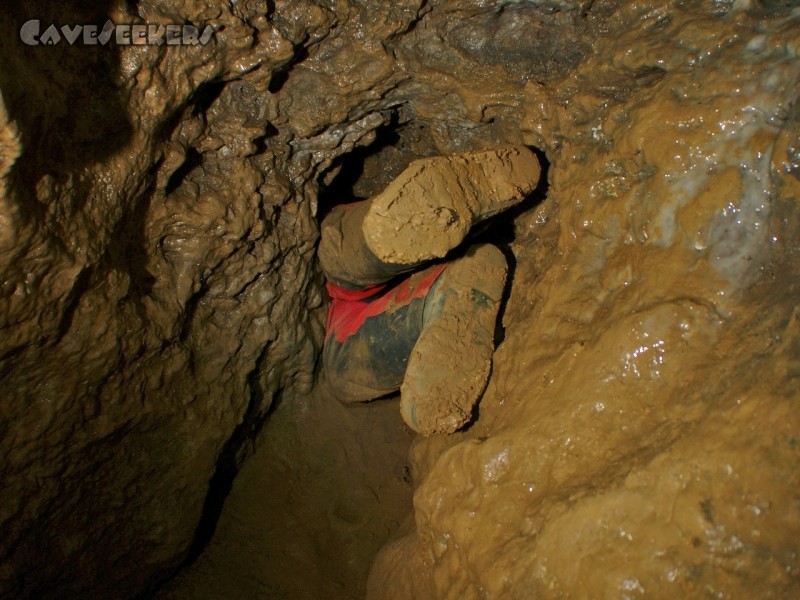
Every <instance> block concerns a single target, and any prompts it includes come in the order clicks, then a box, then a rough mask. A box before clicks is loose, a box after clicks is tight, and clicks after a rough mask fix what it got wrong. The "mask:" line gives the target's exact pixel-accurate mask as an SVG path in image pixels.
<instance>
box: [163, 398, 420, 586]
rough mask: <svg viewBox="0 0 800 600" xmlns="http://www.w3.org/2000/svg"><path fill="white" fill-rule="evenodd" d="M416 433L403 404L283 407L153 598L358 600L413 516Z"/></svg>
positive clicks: (322, 401)
mask: <svg viewBox="0 0 800 600" xmlns="http://www.w3.org/2000/svg"><path fill="white" fill-rule="evenodd" d="M414 436H415V434H414V433H413V432H412V431H411V430H410V429H408V428H406V426H405V425H404V423H403V421H402V419H401V418H400V414H399V397H394V398H389V399H384V400H378V401H374V402H370V403H368V404H359V405H343V404H341V403H339V402H338V401H337V400H336V399H334V398H333V397H331V396H330V395H329V393H328V392H327V391H326V390H325V389H324V388H323V387H322V386H317V387H316V388H315V390H314V391H313V392H312V393H311V394H309V395H308V396H306V397H303V398H297V399H294V400H293V401H291V402H290V401H286V402H282V403H280V404H279V405H278V406H277V408H276V409H275V411H274V413H273V414H272V416H271V418H270V420H269V421H268V422H267V424H266V426H265V427H264V429H263V430H262V431H261V432H260V434H259V437H258V439H257V445H256V448H257V449H256V451H255V453H254V454H253V455H252V456H251V457H250V458H249V459H248V460H247V461H246V462H245V464H244V465H243V467H242V470H241V471H240V472H239V474H238V476H237V477H236V480H235V481H234V484H233V488H232V490H231V493H230V495H229V496H228V498H227V499H226V501H225V505H224V508H223V510H222V514H221V517H220V519H219V523H218V525H217V529H216V532H215V534H214V537H213V538H212V540H211V542H210V543H209V545H208V547H207V548H206V549H205V551H204V552H203V554H202V555H201V556H200V557H199V558H198V560H197V561H196V562H195V563H194V564H193V565H192V566H190V567H189V568H187V569H185V570H184V571H182V572H181V573H180V574H179V575H178V576H177V577H176V578H175V579H173V580H172V581H170V582H169V583H167V584H166V585H165V586H164V587H163V588H162V589H161V590H160V591H159V592H158V593H157V594H156V595H155V596H154V598H156V600H204V599H215V600H244V599H252V598H268V599H271V598H275V599H281V600H306V599H308V600H316V599H323V598H324V599H331V600H339V599H341V600H346V599H347V600H349V599H351V598H352V599H361V598H363V597H364V595H365V593H366V580H367V575H368V572H369V569H370V567H371V565H372V561H373V559H374V557H375V554H376V553H377V552H378V550H379V549H380V548H381V547H382V546H383V545H384V543H385V542H386V541H387V539H389V538H390V536H391V535H392V534H394V533H395V532H396V531H397V530H398V529H399V528H400V526H401V524H402V522H403V521H404V520H405V519H407V518H409V517H410V514H411V512H410V511H411V498H412V493H413V488H412V482H411V476H410V473H409V469H408V466H407V460H408V452H409V448H410V446H411V442H412V441H413V439H414Z"/></svg>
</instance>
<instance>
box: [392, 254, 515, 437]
mask: <svg viewBox="0 0 800 600" xmlns="http://www.w3.org/2000/svg"><path fill="white" fill-rule="evenodd" d="M507 272H508V265H507V262H506V259H505V256H503V253H502V252H500V250H499V249H497V248H496V247H495V246H492V245H490V244H482V245H478V246H473V247H472V248H470V249H469V250H468V251H467V253H466V255H465V256H463V257H462V258H460V259H458V260H456V261H454V262H452V263H450V264H449V265H448V266H447V269H446V270H445V271H444V272H443V273H442V275H441V276H440V277H439V279H438V280H437V282H436V284H435V285H434V286H433V288H432V289H431V291H430V292H429V294H428V297H427V299H426V300H425V310H424V312H423V323H422V331H421V332H420V336H419V339H418V340H417V343H416V344H415V345H414V347H413V349H412V350H411V356H410V357H409V359H408V366H407V368H406V374H405V377H404V379H403V383H402V386H401V388H400V411H401V414H402V415H403V419H404V420H405V422H406V424H407V425H408V426H409V427H411V428H412V429H414V430H415V431H418V432H419V433H422V434H423V435H430V434H432V433H452V432H453V431H456V430H458V429H460V428H461V427H463V426H464V425H465V424H466V423H468V422H469V421H470V420H471V417H472V411H473V408H474V406H475V404H476V402H477V401H478V399H479V398H480V396H481V394H483V391H484V389H485V387H486V383H487V381H488V379H489V373H490V371H491V365H492V355H493V353H494V332H495V326H496V323H497V313H498V310H499V308H500V300H501V297H502V295H503V289H504V287H505V283H506V275H507Z"/></svg>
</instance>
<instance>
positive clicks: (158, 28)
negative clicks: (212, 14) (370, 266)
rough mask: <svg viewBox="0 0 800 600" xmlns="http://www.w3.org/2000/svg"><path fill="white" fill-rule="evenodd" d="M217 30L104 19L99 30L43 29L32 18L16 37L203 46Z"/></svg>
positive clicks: (31, 42)
mask: <svg viewBox="0 0 800 600" xmlns="http://www.w3.org/2000/svg"><path fill="white" fill-rule="evenodd" d="M216 32H217V28H216V27H214V26H213V25H208V26H206V27H205V28H203V30H202V31H200V29H199V28H197V27H195V26H194V25H141V24H137V25H117V24H116V23H114V22H113V21H111V20H108V21H106V23H105V25H103V27H102V29H101V28H100V27H98V26H97V25H62V26H60V27H58V26H56V25H50V26H49V27H45V28H43V27H42V22H41V21H40V20H39V19H33V20H31V21H28V22H26V23H25V24H24V25H23V26H22V28H21V29H20V30H19V37H20V39H21V40H22V42H23V43H25V44H27V45H28V46H56V45H58V44H61V43H65V44H69V45H70V46H74V45H75V44H82V45H84V46H97V45H100V46H105V45H106V44H108V43H109V42H110V41H111V40H112V39H113V40H114V41H115V42H116V43H117V45H119V46H163V45H167V46H205V45H206V44H208V43H209V42H210V41H211V39H212V38H213V37H214V34H215V33H216Z"/></svg>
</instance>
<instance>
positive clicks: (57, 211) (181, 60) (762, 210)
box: [0, 0, 800, 598]
mask: <svg viewBox="0 0 800 600" xmlns="http://www.w3.org/2000/svg"><path fill="white" fill-rule="evenodd" d="M87 6H88V8H87ZM40 9H41V10H40V11H39V12H36V11H34V9H33V7H25V8H20V7H4V8H3V9H2V19H0V27H1V28H2V30H1V31H0V33H2V42H1V43H2V47H3V57H4V64H3V66H2V68H0V91H1V92H2V104H3V109H2V110H1V111H0V126H1V127H2V129H1V130H0V131H2V133H0V177H1V179H0V192H2V197H1V198H0V272H1V273H2V278H0V285H2V295H0V307H2V313H1V314H2V317H1V319H2V320H1V321H0V327H2V336H0V392H1V393H0V397H2V413H0V454H2V456H3V462H2V491H0V532H1V533H2V535H0V564H2V566H0V589H2V591H3V592H4V594H5V595H8V596H9V597H18V598H33V597H36V598H72V597H75V598H78V597H80V598H86V597H98V598H107V597H131V596H134V595H136V594H137V593H140V592H142V591H144V590H147V589H148V588H149V586H151V585H153V584H155V583H156V582H158V581H160V580H161V579H162V578H163V577H165V576H166V575H169V574H170V573H171V572H173V571H174V569H175V568H177V567H178V566H179V565H180V564H181V562H182V561H183V560H184V559H185V558H186V556H187V555H188V554H189V553H190V552H191V553H192V554H196V553H197V552H198V551H199V549H201V547H202V545H203V543H204V542H206V541H208V539H207V538H208V537H209V535H210V533H211V531H210V530H209V527H210V524H211V523H213V518H212V517H213V516H214V515H215V513H216V512H217V511H218V509H219V503H220V501H221V499H222V497H223V496H224V492H225V490H226V489H227V487H229V486H230V484H231V477H232V475H233V474H234V473H235V471H236V468H237V466H238V465H239V464H241V462H242V460H243V459H244V457H245V456H246V455H247V451H248V449H249V448H250V447H251V441H252V439H254V437H255V434H256V433H257V432H258V430H259V428H260V427H261V425H262V424H263V423H264V421H265V419H266V418H267V415H268V412H269V410H270V407H271V406H272V405H274V403H275V399H276V398H280V399H281V405H282V406H287V405H288V406H291V405H292V403H302V398H304V397H305V395H306V394H307V392H308V390H309V389H310V388H311V386H312V383H313V379H314V372H315V366H316V358H317V354H318V350H319V345H320V342H321V337H322V320H323V318H324V299H323V295H322V292H321V279H320V275H319V272H318V269H317V268H316V266H315V246H316V243H317V237H318V225H317V219H318V216H319V215H318V213H322V212H324V210H325V206H326V204H331V203H333V202H338V201H346V200H348V199H350V195H351V194H356V195H360V196H367V195H372V194H375V193H378V192H379V191H380V190H381V189H382V188H383V187H385V186H386V185H387V184H388V182H389V181H391V179H392V177H394V176H396V175H397V174H399V173H400V172H401V171H402V170H403V169H404V168H405V167H406V166H407V165H408V164H409V162H410V161H411V160H413V159H415V158H419V157H421V156H432V155H436V154H447V153H453V152H463V151H470V150H482V149H487V148H493V147H499V146H506V145H510V144H520V143H525V144H528V145H531V146H536V147H538V148H540V149H541V150H543V151H544V152H545V153H546V156H547V159H548V161H549V163H550V168H549V172H548V181H549V188H548V189H547V190H546V195H545V196H544V197H537V198H533V199H532V200H531V202H530V203H528V204H526V205H524V206H523V207H522V208H521V209H519V210H517V209H515V210H514V211H513V214H511V215H508V216H507V217H506V218H505V219H504V220H502V223H499V224H498V226H497V227H498V230H500V229H503V230H504V231H505V232H506V233H513V235H512V236H510V237H511V238H513V239H512V241H511V244H510V249H511V251H512V253H513V256H514V258H515V265H514V269H513V272H512V282H511V290H510V296H509V299H508V303H507V306H506V308H505V311H504V314H503V325H504V327H505V339H504V341H503V343H502V344H501V346H500V347H499V348H498V350H497V352H496V354H495V359H494V365H495V366H494V371H493V374H492V377H491V380H490V383H489V387H488V389H487V392H486V394H485V396H484V398H483V399H482V401H481V404H480V412H479V418H478V419H477V421H476V422H475V423H474V425H473V426H472V427H470V428H469V429H468V430H466V431H465V432H463V433H461V434H456V435H454V436H438V437H437V436H434V437H432V438H430V439H427V440H418V441H417V442H415V444H414V446H413V447H412V451H411V473H412V475H413V481H414V488H415V492H414V504H413V524H412V522H410V521H409V523H408V524H407V527H406V529H405V530H404V534H403V535H400V536H399V537H397V538H396V539H395V540H394V541H392V542H390V543H389V544H388V545H386V546H385V547H384V549H383V551H382V552H381V553H380V554H379V556H378V559H377V561H376V563H375V566H374V567H373V569H372V573H371V577H370V586H369V593H368V595H369V597H371V598H409V597H417V598H473V597H491V598H513V597H527V596H528V595H531V594H534V595H536V596H537V597H544V598H547V597H553V598H559V597H565V596H571V597H592V596H603V597H620V598H622V597H630V598H635V597H641V596H645V595H646V596H647V597H678V596H698V595H704V594H709V595H714V596H717V597H720V595H722V597H734V598H735V597H753V596H755V595H757V596H759V597H774V598H782V597H791V596H794V595H797V594H798V593H799V592H800V591H799V590H798V585H799V584H798V580H799V578H800V558H798V552H800V549H798V543H797V540H798V539H800V535H798V533H800V503H798V498H797V492H796V490H797V489H798V484H800V481H798V473H799V472H800V470H798V463H800V441H799V440H800V423H798V417H797V410H796V409H797V399H798V392H797V389H798V388H799V387H800V386H798V377H799V376H800V342H798V339H800V337H799V336H800V329H799V327H800V322H799V321H798V314H797V309H796V305H797V302H796V298H797V297H798V291H799V290H798V287H800V273H799V272H798V270H799V265H800V261H798V256H797V249H796V240H797V239H798V233H800V220H799V219H798V211H797V199H798V197H799V196H800V155H799V154H798V148H800V134H799V133H798V129H799V127H798V118H799V117H798V112H797V111H798V108H797V107H798V104H797V96H798V91H797V88H796V82H797V81H798V79H800V72H799V71H800V67H798V64H800V63H799V62H798V58H797V57H798V51H799V49H800V38H798V33H797V32H798V30H800V28H798V21H799V20H800V15H798V14H797V9H796V8H793V7H792V6H791V5H790V4H788V3H777V2H763V3H759V2H738V1H737V2H715V3H712V4H708V3H701V2H682V1H681V2H679V1H675V2H669V3H661V2H659V3H655V2H653V3H648V2H644V3H643V2H605V1H597V0H596V1H595V2H583V3H577V2H575V3H572V2H502V3H489V2H483V1H481V0H474V1H471V2H431V3H424V2H421V1H405V2H395V3H367V2H356V1H352V2H335V3H333V2H322V1H320V2H310V1H309V2H302V1H301V2H296V1H291V2H289V1H287V2H275V3H272V2H259V1H256V0H240V1H239V2H233V3H228V2H225V3H223V2H219V3H214V2H201V1H199V0H198V1H193V2H189V3H185V2H184V3H174V2H156V1H152V2H151V1H148V0H140V1H139V2H135V3H134V2H129V3H119V4H118V3H111V2H108V3H104V2H96V3H90V4H87V3H78V2H69V3H59V4H55V3H52V4H51V3H43V4H42V5H41V6H40ZM109 17H110V18H112V19H114V21H115V22H119V23H122V22H136V21H141V22H147V23H158V22H164V23H167V22H170V23H172V22H179V23H183V22H191V23H195V24H197V25H203V24H207V23H211V24H214V25H215V26H222V25H224V29H219V30H218V31H217V33H216V35H215V39H214V40H213V41H212V43H210V44H209V45H207V46H202V47H200V46H196V47H184V48H179V47H163V46H162V47H114V46H110V47H108V48H105V49H103V50H102V51H101V50H99V49H98V50H95V49H92V48H86V47H83V48H82V47H78V46H75V47H70V46H67V45H59V46H55V47H39V48H28V47H25V46H24V45H23V44H21V43H20V42H19V41H18V40H19V38H18V31H19V26H20V25H21V23H22V22H24V21H25V20H27V19H30V18H39V19H42V20H43V21H51V22H58V23H75V22H81V21H86V22H98V23H100V24H102V23H103V22H105V20H106V19H107V18H109ZM370 145H371V146H370ZM368 146H370V148H371V149H370V150H369V151H368V152H366V153H365V151H364V150H363V148H365V147H368ZM355 157H357V158H358V160H357V161H356V162H358V164H359V165H360V168H361V173H360V174H359V173H357V172H355V171H357V169H355V171H354V169H353V165H354V164H355V163H354V160H355ZM337 175H338V176H339V177H338V179H337ZM359 175H360V176H359ZM345 179H347V180H348V181H349V183H348V184H347V185H344V184H342V182H343V181H344V180H345ZM298 406H299V404H298ZM368 408H370V407H361V408H359V410H361V409H368ZM279 410H280V408H279ZM275 414H276V415H277V414H278V412H277V411H276V413H275ZM293 414H302V413H293ZM399 418H400V417H399V415H397V419H398V420H399ZM274 421H275V422H274V423H273V422H270V421H269V420H267V421H266V429H265V430H264V431H262V436H265V437H262V438H261V439H262V440H263V439H267V440H269V439H273V440H276V439H277V440H281V439H282V438H281V436H280V432H279V431H277V430H276V432H273V434H272V435H273V436H274V437H272V438H270V437H269V435H268V434H269V428H270V427H272V426H273V425H275V426H276V427H277V426H279V425H280V423H284V424H285V423H287V421H286V420H283V421H281V420H280V419H278V418H277V416H276V418H275V420H274ZM307 422H308V431H307V434H308V436H309V439H318V440H319V443H320V445H321V446H322V445H323V444H324V442H325V439H324V435H320V432H323V433H324V431H325V428H324V427H322V426H319V427H317V426H315V425H314V423H315V421H314V419H311V418H310V419H309V420H308V421H307ZM355 432H357V430H354V434H355ZM393 439H395V438H393ZM395 441H396V442H397V441H398V440H397V439H395ZM401 441H402V440H401ZM269 444H270V443H269V442H264V443H263V445H262V448H269V447H270V446H269ZM394 447H396V448H398V449H399V450H398V451H400V450H402V443H400V442H398V443H397V445H396V446H394ZM276 455H278V456H279V455H280V453H279V452H277V451H276ZM347 460H348V459H347V458H342V459H341V461H342V462H344V465H345V466H344V467H343V468H345V469H346V468H347V466H346V465H347ZM387 461H389V462H392V461H390V460H389V459H388V458H387ZM381 464H383V463H381ZM373 467H374V465H373ZM365 468H367V469H369V468H370V467H365ZM374 468H378V467H374ZM380 468H384V467H380ZM291 469H292V467H290V468H289V470H290V471H291ZM365 477H366V478H367V479H369V476H365ZM242 481H243V482H244V483H242V484H240V485H243V486H246V485H247V481H248V480H247V479H244V480H242ZM274 481H275V482H279V481H280V477H279V476H276V478H275V480H274ZM276 484H277V483H276ZM251 489H257V490H259V491H260V490H262V489H263V488H258V487H257V486H256V487H255V488H251ZM335 489H336V486H335V485H334V486H331V490H335ZM263 493H264V494H267V493H268V492H267V491H264V492H263ZM253 495H258V494H253ZM245 496H247V495H246V494H245ZM233 497H236V494H235V493H234V496H233ZM233 497H232V498H233ZM275 497H277V498H281V497H283V496H282V495H281V494H280V493H276V495H275ZM335 504H336V499H335V498H332V500H331V506H333V505H335ZM231 506H233V505H231ZM319 506H320V505H318V504H313V503H312V504H311V505H310V508H309V511H311V512H312V513H313V512H314V511H317V510H318V509H319ZM229 510H235V509H229ZM226 518H227V517H223V519H222V521H221V522H220V523H221V525H220V528H219V531H220V532H224V531H225V526H223V525H222V524H224V523H225V522H226ZM253 518H254V519H258V518H261V517H259V516H258V515H257V513H256V515H255V516H253ZM263 518H264V519H270V518H272V519H276V520H279V519H281V518H282V517H281V515H279V514H274V513H272V514H268V515H264V516H263ZM318 518H319V515H315V516H314V517H313V518H311V520H312V521H313V520H314V519H318ZM198 524H201V526H200V527H199V528H198ZM203 524H205V525H203ZM220 535H222V533H220ZM287 535H288V534H287ZM320 535H321V538H320V539H323V540H327V541H330V540H331V539H337V538H335V536H334V537H328V538H325V535H324V534H320ZM381 535H383V536H384V538H385V536H386V535H387V532H386V530H384V531H383V533H382V534H381ZM367 537H368V536H367ZM370 539H372V540H373V541H374V539H376V538H370ZM381 541H382V540H381ZM214 543H215V544H223V545H224V544H225V543H226V542H225V541H224V538H220V539H219V540H218V541H215V542H214ZM212 546H213V545H212ZM228 547H231V546H228ZM330 547H331V546H329V545H328V546H326V545H325V543H322V544H321V545H320V546H319V547H316V548H311V549H309V551H308V557H307V558H308V560H309V561H311V562H312V563H313V561H314V560H316V558H315V557H316V556H317V553H319V552H320V548H323V549H324V548H330ZM371 548H373V547H372V546H371ZM230 551H231V552H232V551H233V549H231V550H230ZM359 556H360V558H362V559H363V560H364V561H367V560H368V557H367V556H366V555H363V556H361V555H359ZM274 560H275V564H281V563H280V561H281V560H284V561H285V560H286V558H285V557H284V558H281V557H278V556H276V557H275V558H274ZM291 560H292V561H294V562H295V563H296V562H297V561H298V560H301V558H299V557H298V556H294V555H292V557H291ZM199 564H201V563H198V565H199ZM283 564H286V563H285V562H284V563H283ZM331 570H335V568H334V567H331ZM331 570H329V571H325V572H322V573H319V574H317V577H318V578H319V580H320V581H321V582H322V583H319V582H317V583H319V586H318V587H314V586H316V585H317V583H314V585H309V586H308V587H306V588H298V589H306V590H309V589H311V590H312V591H311V592H308V593H310V594H314V593H319V592H318V591H313V590H320V589H322V590H326V589H327V590H328V591H329V588H325V587H324V585H322V584H323V583H324V581H323V580H324V579H325V578H326V577H327V576H328V575H327V573H329V572H331ZM365 572H366V571H365V569H361V568H354V569H352V570H350V571H348V573H350V577H351V581H350V583H348V584H346V585H345V586H344V587H343V588H340V589H347V590H356V591H355V592H352V593H358V591H359V590H362V588H363V581H362V582H361V583H360V584H359V583H358V582H357V580H358V579H359V578H363V575H364V573H365ZM207 573H212V576H213V571H211V570H209V571H207ZM261 581H263V580H261ZM359 586H361V587H359ZM284 589H285V590H286V588H284ZM284 593H285V594H286V595H287V597H291V596H290V594H291V593H292V592H291V590H289V591H285V592H284ZM348 593H350V592H348ZM231 597H235V596H231ZM297 597H308V596H302V595H301V594H300V593H299V592H298V594H297ZM312 597H313V596H312ZM318 597H322V596H318ZM342 597H346V596H342Z"/></svg>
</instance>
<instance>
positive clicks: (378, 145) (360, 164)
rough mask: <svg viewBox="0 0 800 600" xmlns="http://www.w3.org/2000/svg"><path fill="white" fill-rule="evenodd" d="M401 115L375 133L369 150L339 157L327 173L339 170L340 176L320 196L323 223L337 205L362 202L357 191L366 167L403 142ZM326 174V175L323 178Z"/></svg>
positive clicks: (320, 211) (394, 115)
mask: <svg viewBox="0 0 800 600" xmlns="http://www.w3.org/2000/svg"><path fill="white" fill-rule="evenodd" d="M398 120H399V116H398V114H397V113H396V112H395V113H393V114H392V117H391V119H390V121H389V122H388V123H386V124H385V125H382V126H380V127H378V129H376V130H375V141H374V142H372V143H371V144H369V145H368V146H361V147H358V148H355V149H354V150H353V151H352V152H348V153H347V154H344V155H342V156H339V157H337V158H336V159H335V160H334V161H333V164H332V165H331V166H330V168H329V169H328V171H327V172H330V171H333V170H335V169H338V170H339V172H338V173H337V174H336V177H334V178H333V180H332V181H331V183H330V184H329V185H327V186H325V187H323V189H322V191H321V192H320V195H319V203H318V208H317V214H318V217H319V220H320V223H321V222H322V220H323V219H324V218H325V216H326V215H327V214H328V213H329V212H330V210H331V209H332V208H333V207H334V206H336V205H337V204H342V203H347V202H354V201H356V200H360V199H362V198H358V197H356V195H355V194H354V191H353V188H354V186H355V185H356V183H357V182H358V180H359V179H361V177H362V175H363V174H364V165H365V163H366V161H367V159H368V158H370V157H372V156H374V155H376V154H378V153H380V152H381V151H382V150H384V149H385V148H387V147H389V146H395V145H397V144H398V143H399V142H400V135H399V133H398V125H397V122H398ZM324 175H325V173H323V176H324Z"/></svg>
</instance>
